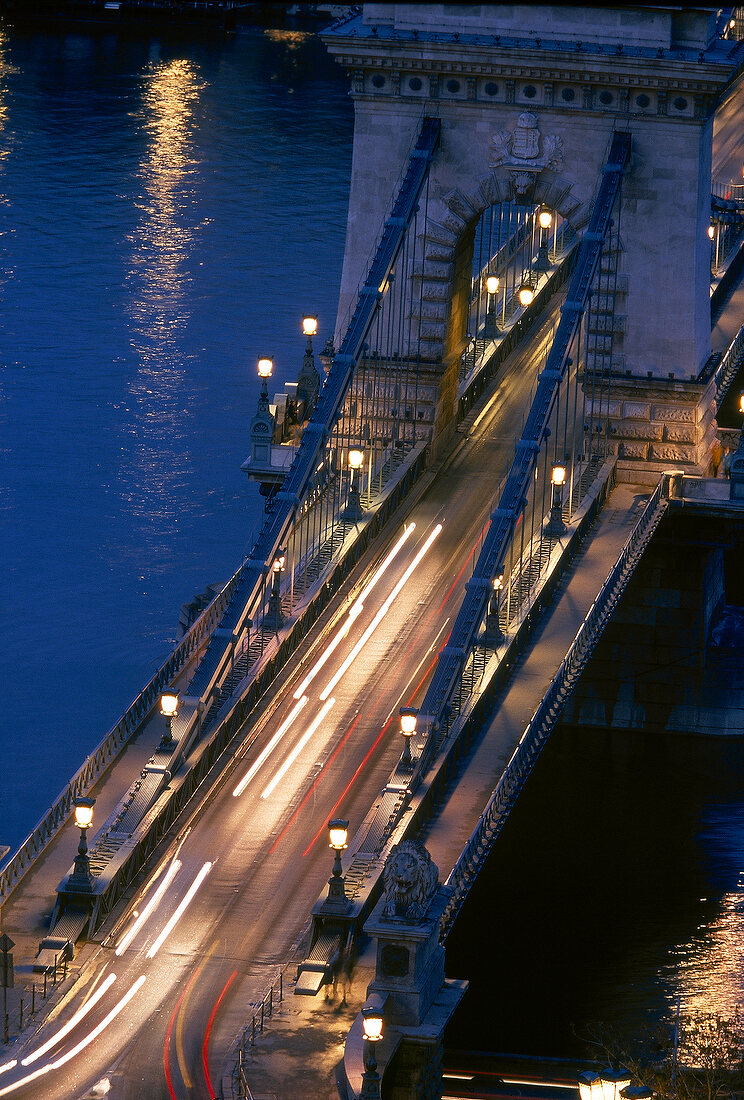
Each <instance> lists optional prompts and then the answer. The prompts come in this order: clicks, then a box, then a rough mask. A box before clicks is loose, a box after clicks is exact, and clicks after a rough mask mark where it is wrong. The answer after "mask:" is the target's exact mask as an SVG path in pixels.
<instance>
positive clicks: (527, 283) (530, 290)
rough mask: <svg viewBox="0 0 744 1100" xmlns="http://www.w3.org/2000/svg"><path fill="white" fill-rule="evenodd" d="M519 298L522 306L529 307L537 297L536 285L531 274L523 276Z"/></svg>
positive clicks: (527, 273)
mask: <svg viewBox="0 0 744 1100" xmlns="http://www.w3.org/2000/svg"><path fill="white" fill-rule="evenodd" d="M517 297H518V298H519V304H520V306H529V305H531V304H532V302H533V300H534V297H535V284H534V282H533V281H532V274H531V272H529V271H528V272H526V273H525V274H524V275H523V276H522V282H521V283H520V284H519V292H518V295H517Z"/></svg>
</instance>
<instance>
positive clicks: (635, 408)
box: [623, 401, 651, 420]
mask: <svg viewBox="0 0 744 1100" xmlns="http://www.w3.org/2000/svg"><path fill="white" fill-rule="evenodd" d="M623 416H624V417H625V419H626V420H630V419H634V420H650V419H651V406H650V405H646V404H637V403H635V402H633V401H625V402H623Z"/></svg>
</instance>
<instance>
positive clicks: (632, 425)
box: [614, 420, 664, 443]
mask: <svg viewBox="0 0 744 1100" xmlns="http://www.w3.org/2000/svg"><path fill="white" fill-rule="evenodd" d="M614 427H615V428H616V431H617V433H618V434H619V435H621V436H622V437H623V439H628V440H633V439H644V440H646V441H647V442H648V443H651V442H652V441H657V442H661V440H662V439H663V437H664V426H663V425H662V424H651V423H650V422H649V423H648V424H642V423H639V422H638V421H635V420H622V421H620V423H619V424H617V425H614Z"/></svg>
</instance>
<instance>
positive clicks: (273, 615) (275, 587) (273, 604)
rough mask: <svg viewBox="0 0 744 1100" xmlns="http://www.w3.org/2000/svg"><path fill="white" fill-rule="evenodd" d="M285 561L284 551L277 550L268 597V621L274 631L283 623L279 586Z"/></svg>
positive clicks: (285, 554) (285, 552)
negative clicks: (272, 625)
mask: <svg viewBox="0 0 744 1100" xmlns="http://www.w3.org/2000/svg"><path fill="white" fill-rule="evenodd" d="M286 560H287V551H286V550H277V552H276V557H275V558H274V561H273V562H272V564H271V596H270V597H269V616H268V617H269V621H270V622H272V623H273V624H274V630H278V629H279V627H280V626H281V625H282V623H283V622H284V615H283V614H282V594H281V591H280V586H281V583H282V573H283V572H284V563H285V562H286Z"/></svg>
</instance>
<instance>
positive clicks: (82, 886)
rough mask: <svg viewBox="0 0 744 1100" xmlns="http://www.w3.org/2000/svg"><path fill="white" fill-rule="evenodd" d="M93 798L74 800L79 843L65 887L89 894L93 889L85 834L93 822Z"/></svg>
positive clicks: (94, 802)
mask: <svg viewBox="0 0 744 1100" xmlns="http://www.w3.org/2000/svg"><path fill="white" fill-rule="evenodd" d="M95 804H96V800H95V798H76V799H75V824H76V825H77V827H78V829H79V830H80V843H79V844H78V850H77V855H76V856H75V862H74V865H73V870H72V874H71V875H70V877H69V878H68V880H67V885H68V887H70V888H71V889H73V890H85V891H88V892H90V890H92V888H93V875H92V874H91V872H90V858H89V856H88V840H87V836H86V833H87V832H88V829H89V828H90V826H91V823H92V821H93V807H94V806H95Z"/></svg>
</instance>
